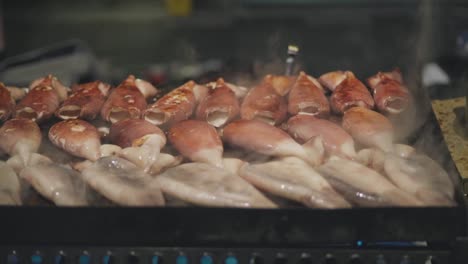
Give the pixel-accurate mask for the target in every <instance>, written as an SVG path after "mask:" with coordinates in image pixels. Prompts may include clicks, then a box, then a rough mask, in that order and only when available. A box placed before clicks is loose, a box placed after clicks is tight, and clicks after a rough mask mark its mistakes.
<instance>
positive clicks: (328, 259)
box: [324, 254, 338, 264]
mask: <svg viewBox="0 0 468 264" xmlns="http://www.w3.org/2000/svg"><path fill="white" fill-rule="evenodd" d="M337 263H338V262H337V261H336V259H335V257H334V256H333V255H332V254H327V255H325V261H324V264H337Z"/></svg>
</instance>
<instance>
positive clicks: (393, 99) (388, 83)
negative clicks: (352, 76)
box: [367, 69, 411, 114]
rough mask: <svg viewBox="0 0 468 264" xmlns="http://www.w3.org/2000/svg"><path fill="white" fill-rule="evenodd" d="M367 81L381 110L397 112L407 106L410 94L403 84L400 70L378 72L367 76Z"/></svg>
mask: <svg viewBox="0 0 468 264" xmlns="http://www.w3.org/2000/svg"><path fill="white" fill-rule="evenodd" d="M367 83H368V84H369V86H370V87H371V89H372V92H373V94H374V100H375V103H376V105H377V109H379V110H380V111H381V112H383V113H388V114H398V113H401V112H403V111H405V110H406V109H407V108H408V105H409V102H410V100H411V95H410V93H409V91H408V89H407V88H406V86H405V85H404V84H403V78H402V76H401V72H400V70H398V69H395V70H393V71H392V72H378V73H377V74H376V75H374V76H372V77H370V78H368V79H367Z"/></svg>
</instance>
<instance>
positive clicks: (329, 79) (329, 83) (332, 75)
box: [318, 71, 346, 92]
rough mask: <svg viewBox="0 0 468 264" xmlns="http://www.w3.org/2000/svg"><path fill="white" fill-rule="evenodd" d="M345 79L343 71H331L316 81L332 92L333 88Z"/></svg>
mask: <svg viewBox="0 0 468 264" xmlns="http://www.w3.org/2000/svg"><path fill="white" fill-rule="evenodd" d="M345 79H346V73H345V72H344V71H332V72H327V73H325V74H322V75H321V76H320V77H319V79H318V81H319V82H320V84H322V85H323V86H325V87H326V88H327V89H328V90H330V91H332V92H333V91H334V90H335V88H336V87H337V86H338V85H339V84H340V83H341V82H342V81H344V80H345Z"/></svg>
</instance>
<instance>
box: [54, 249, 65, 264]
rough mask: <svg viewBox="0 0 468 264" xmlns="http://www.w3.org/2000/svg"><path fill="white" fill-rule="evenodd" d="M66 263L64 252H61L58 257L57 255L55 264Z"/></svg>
mask: <svg viewBox="0 0 468 264" xmlns="http://www.w3.org/2000/svg"><path fill="white" fill-rule="evenodd" d="M65 263H66V257H65V253H63V251H60V252H59V253H58V255H56V256H55V258H54V264H65Z"/></svg>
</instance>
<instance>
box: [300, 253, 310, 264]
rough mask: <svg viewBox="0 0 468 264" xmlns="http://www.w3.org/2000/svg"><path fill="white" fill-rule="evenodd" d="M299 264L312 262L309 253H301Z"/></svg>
mask: <svg viewBox="0 0 468 264" xmlns="http://www.w3.org/2000/svg"><path fill="white" fill-rule="evenodd" d="M299 264H312V257H311V256H310V254H309V253H302V254H301V259H300V260H299Z"/></svg>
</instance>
